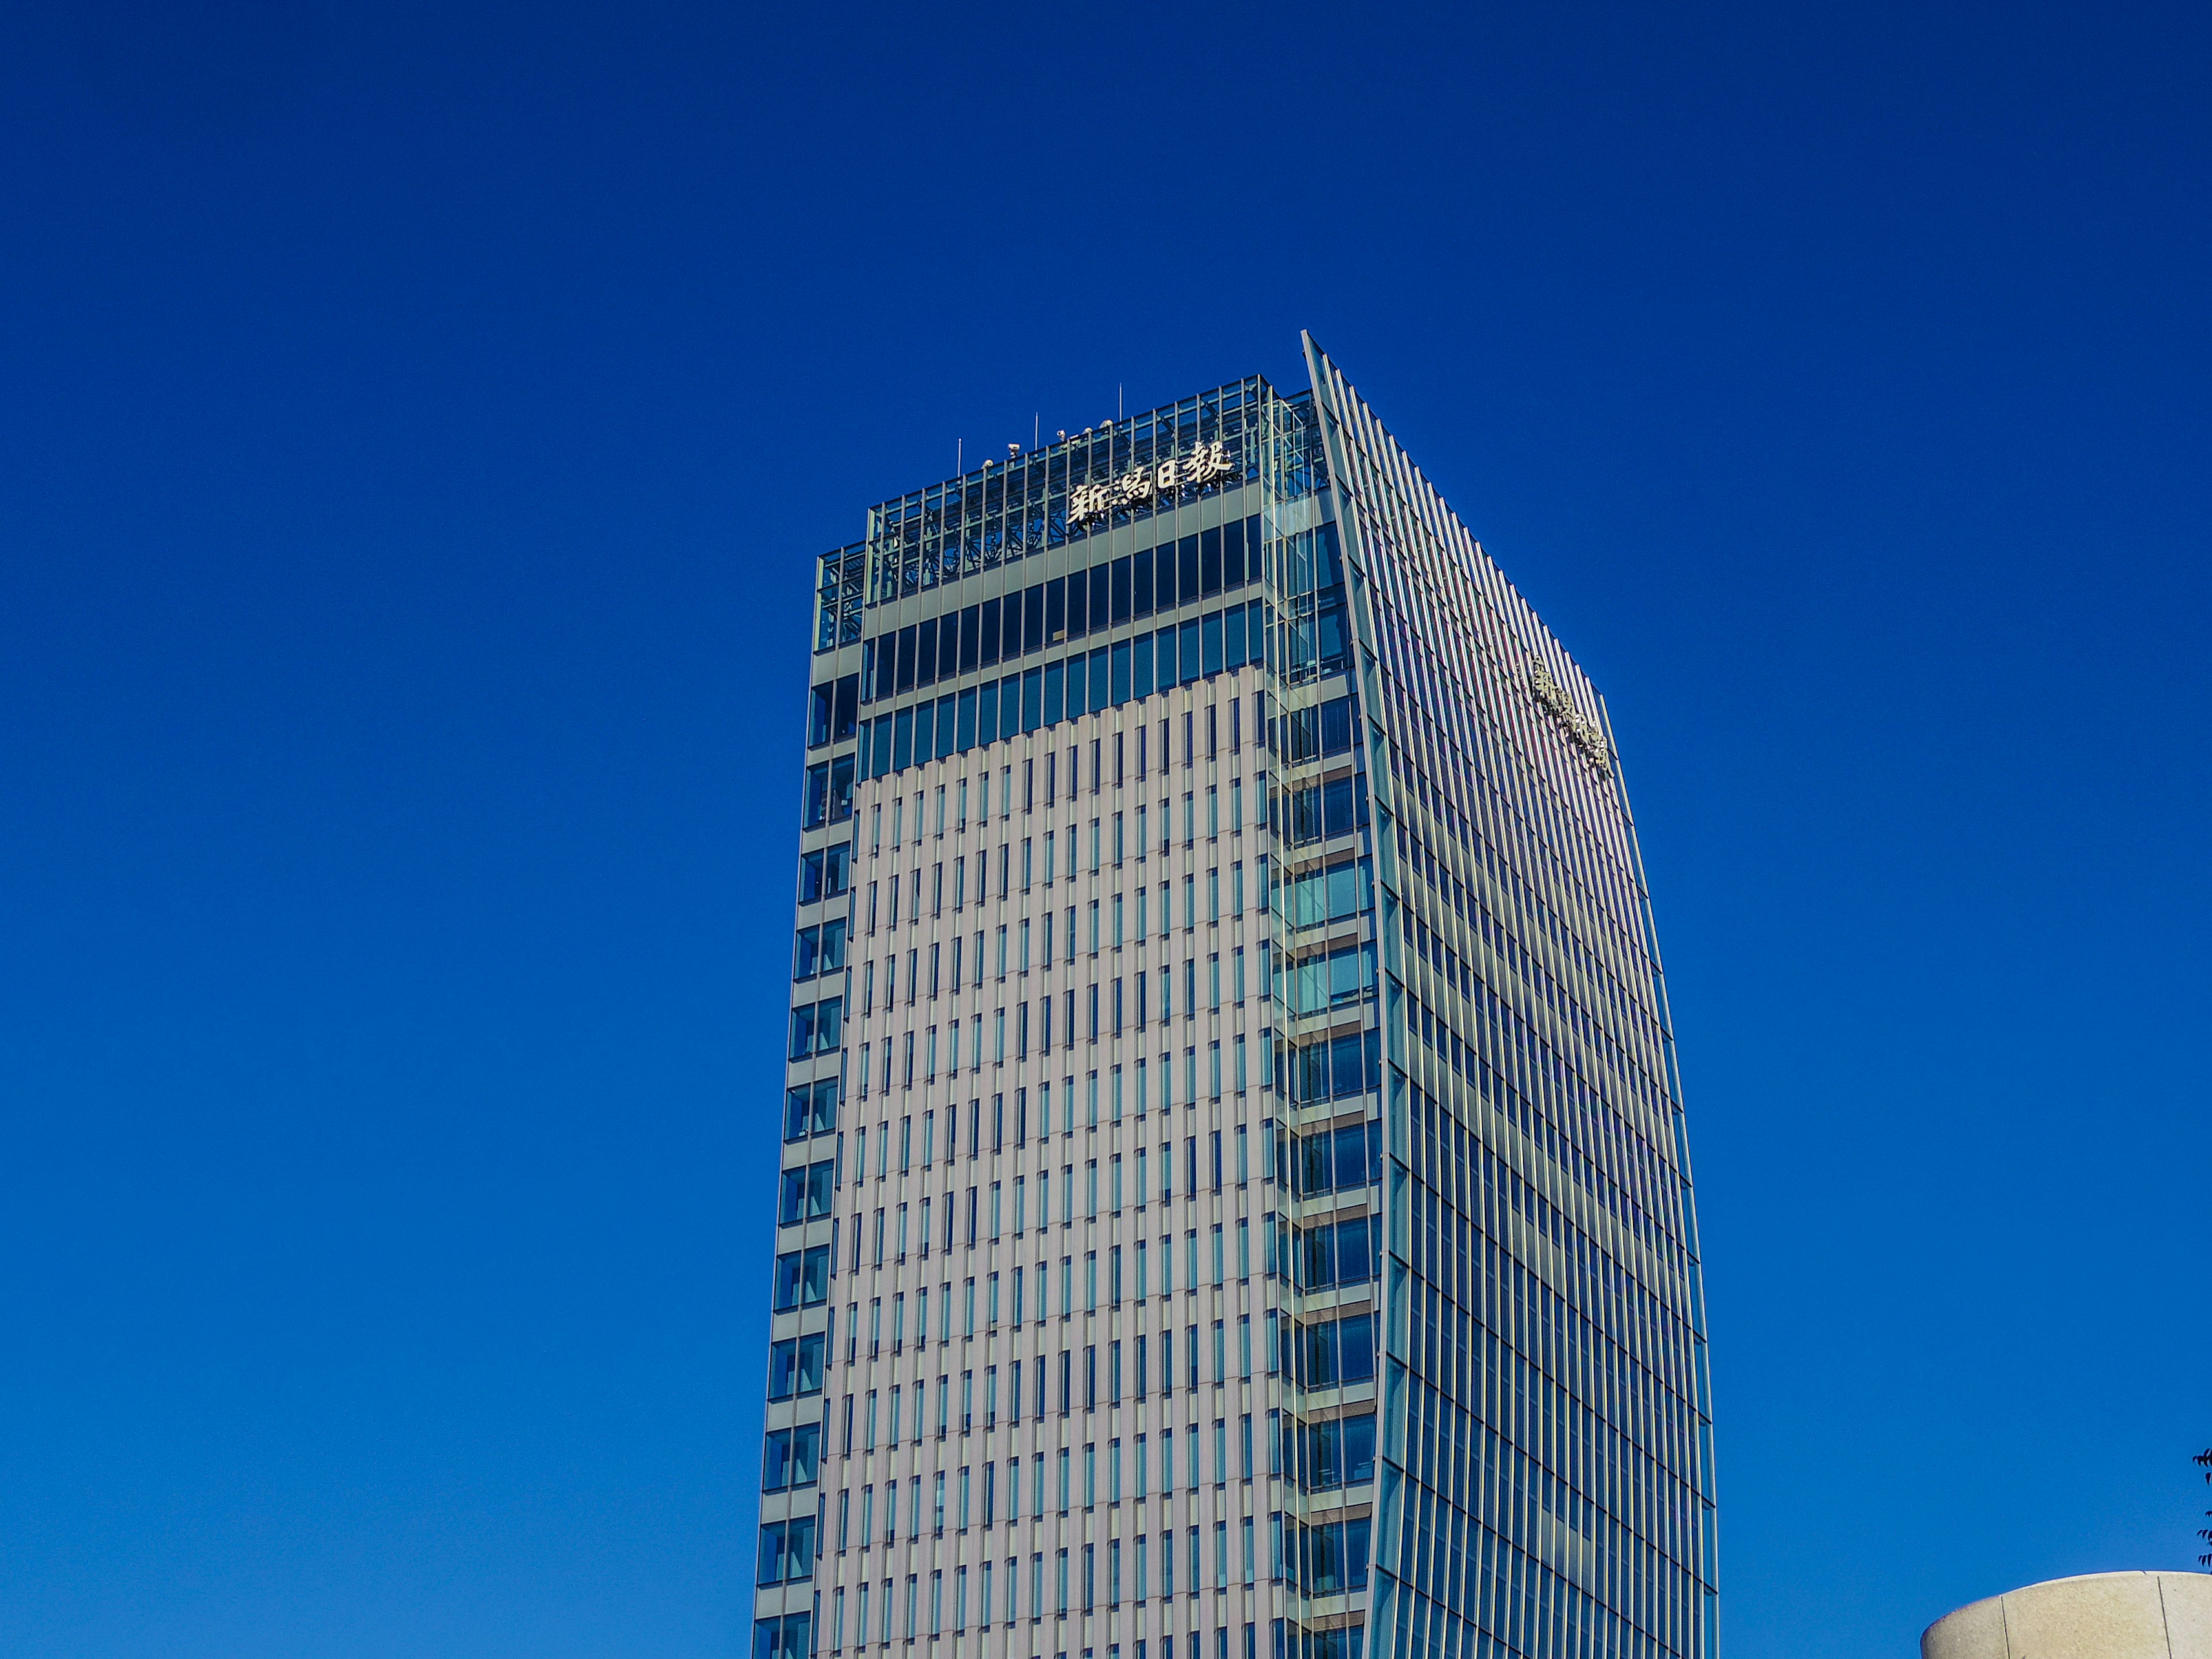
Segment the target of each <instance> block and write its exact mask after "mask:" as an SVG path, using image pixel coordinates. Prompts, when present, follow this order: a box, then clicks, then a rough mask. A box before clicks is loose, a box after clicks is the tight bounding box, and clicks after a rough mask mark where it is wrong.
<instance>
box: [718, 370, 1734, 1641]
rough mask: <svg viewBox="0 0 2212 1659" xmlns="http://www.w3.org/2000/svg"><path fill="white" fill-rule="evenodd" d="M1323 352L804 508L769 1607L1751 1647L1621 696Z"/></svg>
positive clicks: (918, 1630) (822, 1625)
mask: <svg viewBox="0 0 2212 1659" xmlns="http://www.w3.org/2000/svg"><path fill="white" fill-rule="evenodd" d="M1305 356H1306V363H1307V367H1308V370H1309V374H1310V385H1309V386H1306V387H1305V388H1304V389H1302V390H1300V391H1297V392H1294V393H1287V394H1286V393H1285V392H1279V391H1278V390H1276V389H1275V388H1274V387H1273V386H1270V385H1268V384H1267V382H1266V381H1265V380H1261V379H1259V378H1256V377H1255V378H1253V379H1249V380H1243V381H1241V382H1238V383H1237V384H1234V385H1231V386H1222V387H1218V388H1217V389H1216V390H1214V391H1212V392H1206V393H1204V394H1203V395H1201V396H1198V397H1194V398H1187V399H1185V400H1183V401H1182V402H1179V403H1176V404H1173V405H1170V406H1165V407H1163V408H1160V409H1158V410H1152V412H1151V413H1149V414H1145V415H1140V416H1137V417H1135V418H1134V419H1132V420H1126V421H1117V422H1114V423H1113V424H1111V425H1107V424H1103V423H1102V424H1101V425H1100V426H1098V427H1097V428H1091V429H1087V430H1085V431H1084V432H1081V433H1079V434H1072V435H1067V436H1066V437H1065V438H1063V439H1061V440H1060V441H1057V442H1054V443H1053V444H1052V445H1050V446H1049V447H1044V448H1042V449H1041V450H1039V451H1036V452H1035V453H1018V452H1016V453H1009V454H1008V455H1007V457H1006V459H1004V460H1003V461H998V460H995V459H994V461H992V462H987V463H986V464H985V465H982V466H981V467H979V468H977V469H976V470H975V471H971V472H969V473H968V474H967V475H966V476H964V477H960V478H957V479H952V480H950V481H947V482H946V483H941V484H935V485H932V486H931V487H929V488H928V489H921V490H918V491H916V492H915V493H914V494H912V495H906V496H903V497H902V498H900V499H898V500H896V501H886V502H884V503H883V504H882V505H881V506H879V507H875V508H874V509H872V511H871V512H870V513H869V514H868V519H867V529H866V536H865V537H864V538H863V539H861V540H860V541H859V542H856V543H854V544H853V545H851V546H849V547H846V548H842V549H841V550H838V551H836V552H834V553H831V554H828V555H826V556H823V558H822V560H821V561H820V565H819V581H818V585H817V593H816V615H815V619H814V636H813V637H814V646H815V654H814V673H813V683H812V687H811V694H810V702H809V706H808V715H807V733H806V738H807V764H806V770H805V787H804V789H803V791H802V793H801V799H800V810H801V825H802V827H801V836H800V850H799V904H798V915H797V921H796V930H795V939H794V944H793V978H794V985H793V996H792V1004H793V1006H792V1012H791V1023H790V1042H789V1048H788V1051H787V1086H786V1091H785V1097H784V1106H783V1156H782V1167H781V1172H780V1174H779V1176H778V1180H777V1188H776V1202H777V1206H778V1211H777V1222H778V1224H779V1225H778V1229H777V1241H778V1243H777V1254H776V1259H775V1275H774V1286H773V1297H774V1304H775V1326H774V1333H773V1337H772V1342H771V1347H770V1351H769V1364H768V1395H769V1406H768V1429H767V1446H766V1452H765V1458H764V1468H765V1475H764V1483H763V1484H764V1488H765V1489H764V1492H763V1497H762V1499H761V1522H760V1539H759V1556H758V1563H757V1583H758V1589H757V1591H756V1597H757V1605H756V1638H755V1646H756V1659H805V1656H808V1655H841V1656H842V1655H852V1656H854V1659H860V1656H866V1659H876V1656H884V1659H890V1656H893V1655H896V1656H897V1659H908V1656H915V1659H1061V1656H1066V1659H1383V1656H1390V1659H1403V1656H1422V1659H1429V1656H1445V1659H1458V1656H1467V1659H1486V1656H1491V1655H1501V1656H1502V1655H1508V1654H1520V1655H1529V1656H1553V1655H1559V1656H1613V1655H1629V1656H1662V1655H1668V1656H1673V1655H1680V1656H1701V1659H1702V1656H1711V1655H1712V1654H1713V1653H1714V1652H1715V1638H1714V1593H1715V1566H1714V1520H1713V1474H1712V1467H1713V1465H1712V1440H1711V1406H1710V1402H1709V1398H1708V1393H1707V1383H1706V1358H1705V1319H1704V1311H1703V1307H1702V1303H1701V1291H1700V1287H1699V1251H1698V1242H1697V1232H1696V1227H1695V1224H1694V1220H1693V1206H1692V1194H1691V1185H1690V1166H1689V1158H1688V1152H1687V1149H1686V1142H1685V1140H1684V1136H1683V1120H1682V1105H1681V1091H1680V1085H1679V1082H1678V1079H1677V1075H1676V1072H1675V1063H1674V1047H1673V1041H1672V1037H1671V1035H1670V1031H1669V1024H1668V1011H1667V1004H1666V998H1665V993H1664V988H1663V983H1662V978H1661V975H1660V969H1659V959H1658V954H1657V948H1656V944H1655V942H1654V938H1653V933H1652V925H1651V915H1650V905H1649V902H1648V897H1647V895H1646V892H1645V889H1644V875H1643V870H1642V866H1641V864H1640V861H1639V857H1638V851H1637V844H1636V836H1635V831H1634V828H1633V825H1632V820H1631V818H1630V816H1629V811H1628V805H1627V801H1626V797H1625V796H1624V794H1623V793H1622V791H1621V786H1620V775H1619V770H1618V768H1617V765H1616V763H1615V757H1614V750H1613V739H1612V734H1611V731H1610V728H1609V726H1608V724H1607V719H1606V714H1605V708H1604V705H1603V703H1602V702H1601V701H1600V699H1599V698H1598V696H1596V694H1595V691H1594V690H1592V688H1591V686H1590V684H1589V681H1588V680H1587V679H1586V678H1584V676H1583V673H1582V671H1580V670H1579V669H1578V668H1577V666H1576V665H1575V664H1574V662H1573V660H1572V659H1571V658H1570V657H1569V656H1568V655H1567V653H1566V652H1565V650H1564V649H1563V648H1562V647H1560V646H1559V642H1558V641H1556V640H1554V639H1553V637H1552V635H1550V634H1549V633H1548V632H1547V630H1546V629H1545V628H1544V626H1543V624H1542V623H1541V622H1539V621H1538V620H1537V618H1536V617H1535V616H1534V613H1533V612H1532V611H1530V610H1529V608H1528V605H1527V604H1526V603H1525V602H1524V601H1523V600H1522V598H1521V596H1520V595H1519V594H1518V593H1517V592H1516V591H1515V590H1514V589H1513V587H1512V586H1511V585H1510V583H1508V582H1507V581H1506V580H1505V578H1504V576H1503V575H1502V574H1500V573H1499V571H1498V568H1497V567H1496V566H1495V565H1494V564H1492V562H1491V561H1490V559H1489V557H1488V556H1487V555H1486V554H1485V553H1484V552H1483V550H1482V549H1481V548H1480V546H1479V545H1478V544H1476V543H1475V541H1474V538H1472V537H1471V536H1469V535H1468V532H1467V531H1466V529H1465V528H1464V527H1463V526H1462V524H1461V523H1460V520H1458V519H1457V518H1456V517H1455V515H1454V514H1453V513H1452V512H1451V510H1450V509H1449V507H1446V506H1445V505H1444V503H1443V501H1441V500H1440V499H1438V497H1437V495H1436V493H1435V491H1434V490H1433V489H1431V487H1430V486H1429V484H1428V483H1427V482H1426V480H1425V478H1424V477H1422V475H1421V473H1420V472H1419V470H1418V469H1416V468H1415V467H1414V466H1413V464H1412V462H1411V461H1409V460H1408V459H1407V457H1406V455H1405V453H1404V452H1403V451H1402V450H1401V449H1400V448H1399V447H1398V446H1397V444H1396V443H1395V441H1393V440H1392V439H1391V437H1390V436H1389V434H1388V433H1387V432H1386V431H1385V430H1384V429H1383V427H1382V425H1381V424H1380V422H1377V421H1376V418H1375V416H1374V415H1373V414H1372V413H1371V412H1370V410H1369V409H1368V407H1367V405H1366V404H1364V403H1363V402H1362V401H1361V400H1360V399H1359V398H1358V397H1357V396H1356V395H1355V394H1354V392H1352V388H1351V387H1350V386H1348V385H1347V384H1346V381H1345V380H1344V379H1343V377H1342V376H1341V375H1340V374H1339V372H1338V371H1337V369H1336V368H1335V367H1334V365H1333V364H1331V363H1330V362H1329V361H1328V359H1327V358H1326V357H1325V356H1322V353H1321V352H1320V351H1319V350H1318V349H1317V348H1316V347H1315V346H1314V345H1313V343H1311V341H1310V340H1309V341H1308V342H1307V343H1306V346H1305Z"/></svg>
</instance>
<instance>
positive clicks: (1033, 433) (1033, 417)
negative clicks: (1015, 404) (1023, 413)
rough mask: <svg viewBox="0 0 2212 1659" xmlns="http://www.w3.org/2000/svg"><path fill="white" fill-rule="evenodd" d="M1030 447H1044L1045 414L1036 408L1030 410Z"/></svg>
mask: <svg viewBox="0 0 2212 1659" xmlns="http://www.w3.org/2000/svg"><path fill="white" fill-rule="evenodd" d="M1043 447H1044V416H1042V414H1040V413H1038V412H1037V411H1036V410H1030V448H1031V449H1042V448H1043Z"/></svg>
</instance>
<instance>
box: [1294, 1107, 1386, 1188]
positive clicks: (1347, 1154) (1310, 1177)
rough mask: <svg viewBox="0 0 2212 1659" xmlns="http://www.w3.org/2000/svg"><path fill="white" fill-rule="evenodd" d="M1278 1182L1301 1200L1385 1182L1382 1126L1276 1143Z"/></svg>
mask: <svg viewBox="0 0 2212 1659" xmlns="http://www.w3.org/2000/svg"><path fill="white" fill-rule="evenodd" d="M1275 1156H1276V1167H1275V1179H1276V1180H1277V1181H1278V1182H1280V1183H1281V1184H1282V1185H1284V1186H1285V1187H1287V1188H1290V1190H1291V1192H1292V1193H1293V1194H1296V1195H1297V1196H1298V1197H1300V1198H1310V1197H1313V1196H1315V1195H1316V1194H1322V1193H1333V1192H1339V1191H1342V1190H1344V1189H1346V1188H1352V1187H1368V1186H1373V1185H1376V1184H1377V1183H1379V1182H1381V1181H1382V1179H1383V1124H1382V1121H1381V1120H1379V1119H1377V1120H1376V1121H1373V1122H1369V1123H1348V1124H1346V1125H1345V1126H1344V1127H1342V1128H1340V1129H1319V1130H1316V1131H1315V1132H1314V1133H1311V1134H1304V1135H1300V1134H1285V1136H1283V1138H1282V1139H1280V1140H1279V1141H1278V1142H1277V1143H1276V1151H1275Z"/></svg>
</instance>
